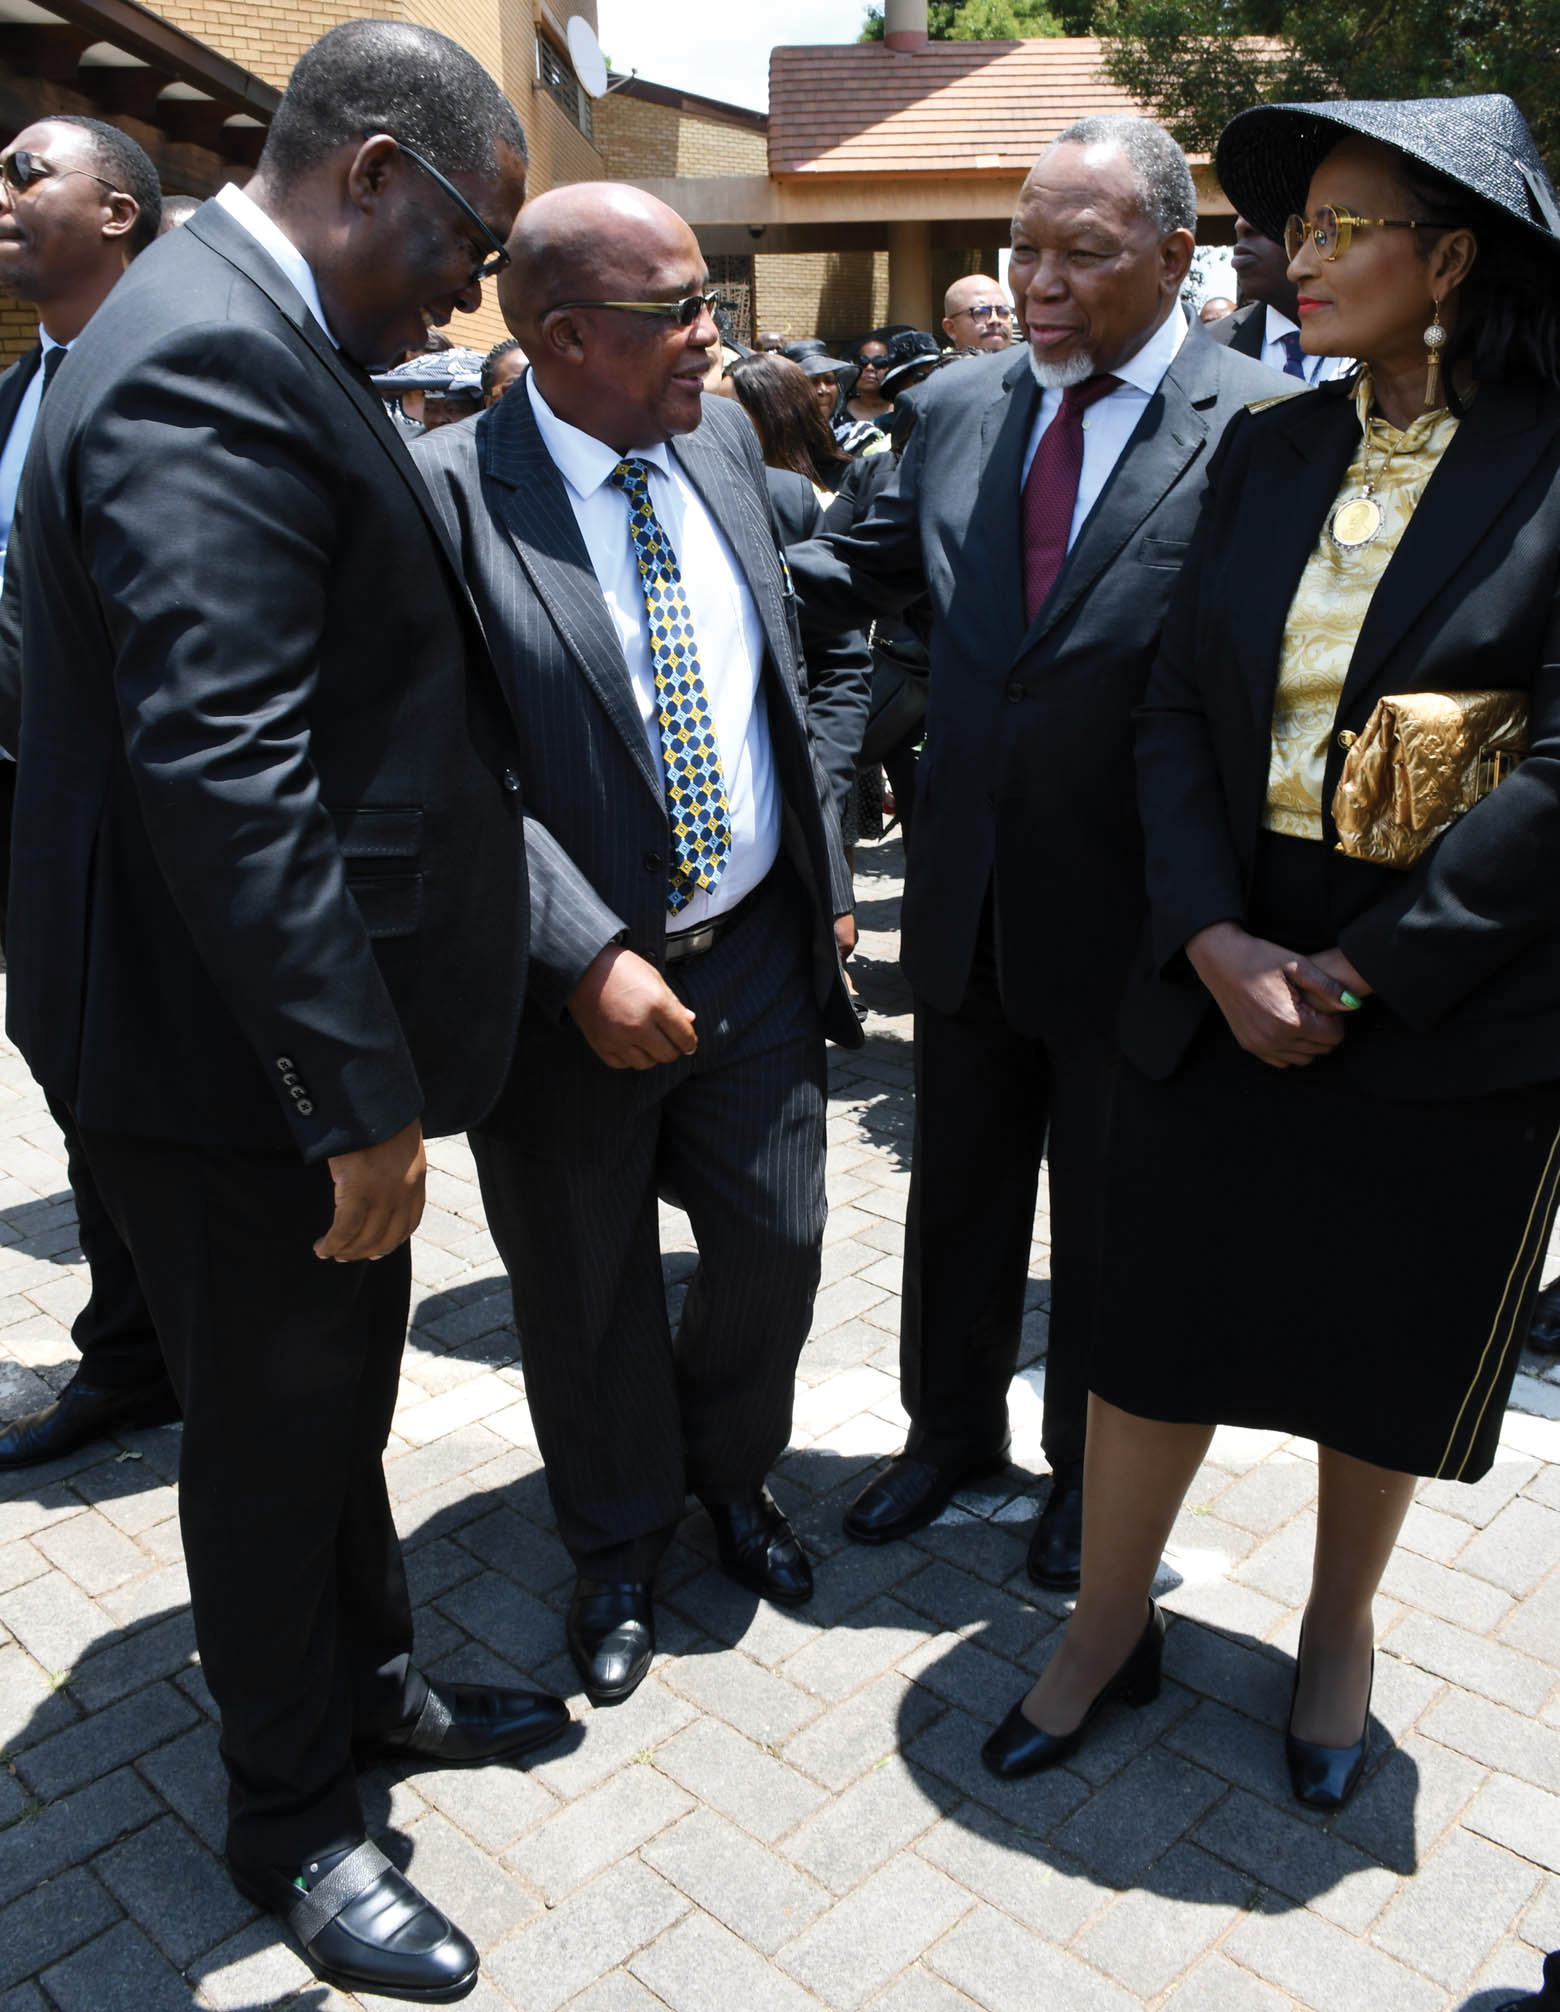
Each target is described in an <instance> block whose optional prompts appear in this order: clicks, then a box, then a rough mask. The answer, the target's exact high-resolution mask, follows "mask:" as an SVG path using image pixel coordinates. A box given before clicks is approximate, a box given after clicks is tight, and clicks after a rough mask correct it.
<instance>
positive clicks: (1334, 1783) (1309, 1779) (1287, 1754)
mask: <svg viewBox="0 0 1560 2012" xmlns="http://www.w3.org/2000/svg"><path fill="white" fill-rule="evenodd" d="M1304 1654H1305V1630H1304V1628H1302V1629H1301V1631H1300V1648H1299V1653H1298V1654H1297V1655H1296V1657H1295V1687H1294V1689H1293V1690H1292V1691H1291V1692H1290V1694H1289V1723H1288V1724H1287V1725H1286V1726H1285V1728H1284V1758H1285V1760H1287V1761H1288V1763H1289V1786H1290V1787H1291V1789H1293V1791H1294V1796H1295V1800H1296V1802H1303V1803H1304V1804H1305V1806H1306V1808H1307V1809H1322V1810H1329V1811H1330V1810H1339V1809H1342V1808H1343V1806H1344V1804H1345V1803H1346V1802H1347V1801H1348V1800H1349V1797H1350V1796H1351V1795H1353V1793H1354V1791H1355V1790H1356V1789H1357V1788H1358V1787H1359V1785H1360V1776H1361V1775H1362V1774H1364V1772H1365V1763H1366V1761H1367V1760H1369V1758H1370V1701H1371V1697H1372V1695H1373V1693H1374V1691H1375V1688H1376V1652H1375V1650H1374V1649H1372V1650H1371V1652H1370V1688H1369V1690H1367V1691H1366V1693H1365V1724H1364V1727H1363V1729H1362V1731H1361V1733H1360V1736H1359V1738H1358V1739H1357V1740H1356V1741H1355V1742H1354V1744H1353V1745H1352V1746H1347V1747H1323V1746H1318V1745H1317V1744H1316V1743H1315V1741H1314V1740H1303V1739H1301V1738H1300V1737H1299V1736H1298V1735H1297V1734H1296V1732H1295V1701H1296V1699H1297V1698H1298V1697H1299V1695H1300V1658H1301V1657H1302V1656H1304Z"/></svg>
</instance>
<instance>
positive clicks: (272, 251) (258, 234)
mask: <svg viewBox="0 0 1560 2012" xmlns="http://www.w3.org/2000/svg"><path fill="white" fill-rule="evenodd" d="M217 201H218V202H219V203H220V204H221V205H222V207H223V208H224V209H225V210H226V211H227V213H228V215H229V216H230V217H231V218H232V219H233V221H234V223H236V224H241V225H242V226H243V228H244V229H245V230H246V231H248V233H249V235H250V236H251V237H252V238H253V239H254V241H255V243H256V244H257V245H259V247H260V249H261V250H262V251H263V252H265V253H266V255H267V256H268V257H269V258H270V259H271V260H272V261H273V263H274V264H276V265H279V266H280V267H281V269H282V271H283V273H284V274H285V275H286V276H287V278H288V279H290V280H291V281H292V283H293V285H294V286H295V287H296V288H297V289H298V292H299V294H300V295H301V296H302V299H303V304H304V306H305V307H306V308H307V309H308V310H309V312H310V314H312V315H313V316H314V319H315V320H316V321H317V322H318V323H319V325H320V327H321V328H322V329H324V331H325V333H326V335H327V336H330V343H331V347H332V348H333V349H340V347H341V344H340V343H339V342H337V340H336V338H335V336H334V335H331V330H330V323H329V322H328V321H327V320H326V319H325V310H324V308H323V307H321V305H320V290H319V287H318V286H317V285H316V284H315V280H314V268H313V267H312V266H311V265H310V264H309V261H308V260H307V259H306V258H305V257H304V255H303V253H302V252H301V251H299V249H298V247H297V246H296V245H295V244H294V243H293V241H292V239H291V238H290V237H289V236H288V235H287V233H286V231H284V230H283V229H282V227H281V225H280V224H279V223H278V222H277V221H276V219H275V217H270V216H267V215H266V213H265V211H264V210H263V209H261V207H260V205H259V204H258V203H257V202H255V201H254V200H253V199H252V198H251V197H249V196H246V195H245V194H244V192H243V190H242V189H241V188H240V187H239V186H238V184H237V182H224V183H223V185H222V187H221V188H220V189H218V190H217Z"/></svg>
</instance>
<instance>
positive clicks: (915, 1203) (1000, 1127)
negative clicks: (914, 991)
mask: <svg viewBox="0 0 1560 2012" xmlns="http://www.w3.org/2000/svg"><path fill="white" fill-rule="evenodd" d="M1116 1067H1117V1062H1116V1051H1115V1049H1114V1048H1113V1047H1112V1046H1110V1045H1108V1044H1107V1043H1106V1042H1105V1041H1103V1040H1101V1041H1095V1040H1092V1039H1090V1038H1089V1037H1087V1036H1084V1035H1080V1034H1077V1033H1075V1032H1071V1031H1069V1032H1067V1033H1065V1034H1058V1035H1057V1036H1056V1037H1055V1038H1054V1039H1051V1040H1047V1039H1044V1038H1041V1037H1037V1036H1035V1035H1033V1034H1020V1033H1017V1032H1016V1031H1015V1030H1014V1029H1013V1027H1012V1026H1011V1025H1010V1024H1009V1021H1008V1018H1007V1015H1006V1013H1005V1012H1004V1011H1003V1006H1002V999H1001V995H1000V991H999V988H998V984H997V971H996V958H995V954H994V950H993V944H992V934H991V926H990V912H989V909H988V912H987V916H986V918H985V919H984V920H983V922H982V926H981V931H980V935H979V937H978V939H977V943H976V949H975V958H974V963H973V965H972V967H971V971H970V980H969V986H968V989H967V991H966V993H965V996H964V1000H963V1003H962V1004H961V1006H960V1007H959V1010H958V1011H957V1012H956V1013H943V1012H940V1011H939V1010H938V1009H937V1008H936V1007H935V1006H929V1005H928V1004H927V1003H926V1001H925V1000H922V999H918V1000H917V1001H916V1007H915V1141H914V1148H913V1158H912V1163H911V1174H910V1204H909V1210H908V1213H907V1217H906V1223H905V1270H904V1310H903V1319H902V1325H901V1328H900V1352H899V1363H900V1370H899V1373H900V1385H901V1390H900V1396H901V1401H902V1402H903V1404H904V1407H905V1409H906V1410H907V1411H908V1412H909V1414H910V1436H909V1450H910V1451H912V1452H914V1453H916V1454H917V1455H919V1457H921V1458H922V1459H926V1460H933V1461H937V1462H939V1463H942V1462H954V1461H963V1460H965V1459H974V1458H978V1457H980V1456H981V1455H983V1454H985V1453H988V1452H993V1451H995V1449H996V1448H998V1447H999V1446H1001V1445H1002V1443H1003V1441H1004V1439H1005V1438H1006V1436H1007V1429H1008V1428H1007V1393H1008V1385H1009V1384H1010V1383H1011V1382H1012V1380H1013V1375H1014V1372H1015V1370H1016V1369H1017V1367H1018V1355H1019V1343H1020V1339H1021V1332H1022V1328H1023V1320H1024V1289H1025V1286H1026V1283H1027V1281H1028V1278H1029V1251H1030V1243H1031V1239H1032V1237H1033V1234H1034V1223H1035V1196H1036V1191H1037V1188H1038V1185H1039V1177H1040V1161H1041V1155H1042V1149H1045V1155H1046V1158H1047V1160H1048V1162H1049V1172H1050V1196H1051V1309H1050V1322H1049V1330H1050V1340H1049V1344H1048V1348H1047V1354H1046V1369H1045V1422H1044V1428H1043V1433H1042V1442H1043V1444H1044V1447H1045V1454H1046V1458H1047V1460H1048V1461H1049V1462H1050V1464H1051V1466H1052V1467H1053V1468H1056V1467H1061V1466H1071V1465H1074V1464H1076V1463H1077V1462H1080V1461H1081V1460H1082V1458H1083V1439H1084V1426H1085V1423H1086V1420H1087V1416H1088V1403H1089V1343H1090V1335H1091V1331H1092V1326H1093V1320H1094V1301H1095V1282H1096V1279H1097V1277H1098V1271H1099V1252H1100V1246H1101V1208H1102V1178H1103V1170H1104V1150H1105V1137H1106V1132H1107V1129H1108V1124H1109V1117H1110V1103H1111V1096H1112V1092H1113V1090H1114V1086H1115V1080H1116Z"/></svg>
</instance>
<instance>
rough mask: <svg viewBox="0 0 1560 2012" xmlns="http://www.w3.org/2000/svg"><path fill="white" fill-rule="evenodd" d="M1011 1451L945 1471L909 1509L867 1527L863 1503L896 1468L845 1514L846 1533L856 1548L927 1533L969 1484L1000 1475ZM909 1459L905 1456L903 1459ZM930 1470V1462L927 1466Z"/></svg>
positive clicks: (876, 1482) (866, 1490)
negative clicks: (861, 1513) (862, 1515)
mask: <svg viewBox="0 0 1560 2012" xmlns="http://www.w3.org/2000/svg"><path fill="white" fill-rule="evenodd" d="M1008 1454H1009V1449H1008V1448H1007V1447H1006V1446H1004V1447H1003V1448H1002V1450H1001V1451H1000V1452H999V1453H988V1454H985V1455H983V1456H982V1457H981V1458H980V1459H979V1460H972V1461H970V1462H968V1463H967V1464H966V1465H964V1466H960V1467H951V1468H945V1469H943V1470H942V1471H941V1473H940V1474H938V1476H937V1478H936V1479H935V1480H932V1481H929V1482H928V1484H927V1487H926V1489H925V1491H924V1492H923V1493H921V1494H920V1495H919V1496H918V1498H917V1499H916V1500H915V1501H913V1502H912V1503H910V1504H909V1505H907V1507H906V1508H905V1509H904V1511H903V1512H902V1513H901V1514H900V1515H898V1516H895V1517H894V1518H892V1520H890V1521H887V1522H881V1523H875V1524H871V1523H863V1522H862V1521H860V1520H859V1519H858V1517H857V1513H856V1512H857V1510H858V1509H859V1507H860V1505H861V1503H862V1502H863V1501H864V1500H865V1498H866V1497H867V1496H869V1495H870V1494H871V1493H872V1491H873V1490H874V1489H875V1488H878V1487H880V1486H882V1485H883V1484H884V1482H885V1481H886V1480H887V1478H888V1474H890V1473H892V1471H893V1466H894V1465H895V1464H897V1463H890V1466H889V1468H888V1469H887V1470H886V1471H885V1473H884V1474H883V1475H882V1476H880V1477H879V1479H878V1480H877V1481H872V1482H869V1483H868V1484H867V1486H866V1487H865V1488H864V1489H863V1490H862V1491H861V1494H860V1495H858V1496H857V1498H856V1500H855V1501H854V1502H853V1503H852V1504H851V1506H850V1507H849V1508H848V1509H847V1510H846V1511H845V1520H844V1525H843V1528H844V1531H845V1535H846V1536H847V1537H848V1538H849V1539H850V1540H851V1542H852V1543H853V1544H895V1543H897V1542H898V1541H899V1539H900V1538H901V1537H910V1536H913V1535H914V1534H915V1532H916V1531H917V1530H924V1529H925V1528H926V1526H927V1524H928V1523H935V1522H936V1521H937V1519H938V1517H939V1516H940V1515H941V1514H942V1512H943V1511H944V1510H945V1509H946V1508H947V1506H948V1504H949V1503H950V1502H951V1501H952V1500H953V1498H954V1496H955V1495H957V1494H958V1492H959V1490H960V1489H961V1488H963V1487H964V1486H965V1485H966V1484H967V1483H968V1482H971V1481H980V1480H983V1479H984V1478H985V1477H986V1476H987V1475H988V1474H1000V1473H1002V1472H1003V1470H1004V1469H1005V1468H1006V1467H1007V1465H1008ZM904 1457H905V1456H903V1455H901V1456H900V1458H901V1459H903V1458H904ZM924 1464H926V1465H928V1466H930V1464H931V1463H930V1462H927V1463H924Z"/></svg>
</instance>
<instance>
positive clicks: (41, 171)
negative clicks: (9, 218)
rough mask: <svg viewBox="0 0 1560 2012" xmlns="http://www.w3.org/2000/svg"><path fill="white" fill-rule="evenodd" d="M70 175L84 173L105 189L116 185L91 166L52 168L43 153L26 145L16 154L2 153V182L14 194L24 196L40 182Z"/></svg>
mask: <svg viewBox="0 0 1560 2012" xmlns="http://www.w3.org/2000/svg"><path fill="white" fill-rule="evenodd" d="M70 175H82V176H84V177H85V178H86V180H87V181H89V182H101V183H102V185H103V187H104V188H105V189H112V188H113V186H114V184H113V183H112V182H111V181H110V180H109V179H108V177H107V176H106V175H95V174H93V172H92V170H91V169H90V168H51V167H50V166H49V163H48V162H47V161H46V160H45V159H44V158H43V156H42V154H33V153H29V152H28V150H27V149H26V148H25V147H18V148H17V150H16V152H15V153H14V154H5V155H0V182H4V183H5V185H6V187H7V188H8V189H10V190H11V191H12V193H13V194H14V195H18V196H24V195H26V193H27V191H28V190H29V189H31V188H35V187H36V186H37V184H38V183H39V182H47V181H50V180H53V181H57V182H62V181H64V180H65V179H66V178H67V177H68V176H70Z"/></svg>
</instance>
